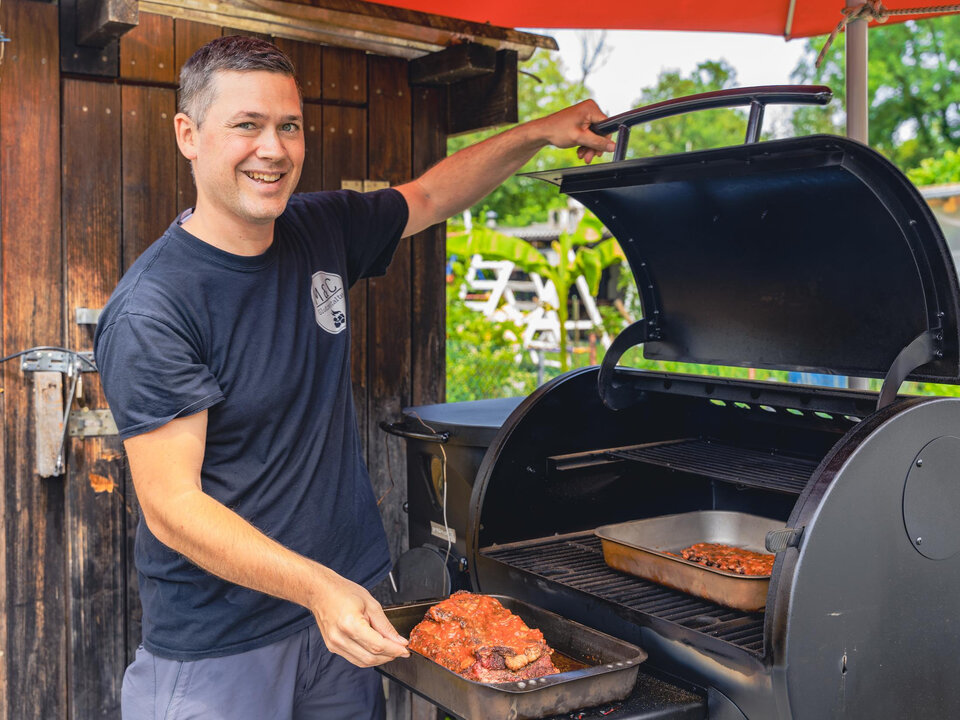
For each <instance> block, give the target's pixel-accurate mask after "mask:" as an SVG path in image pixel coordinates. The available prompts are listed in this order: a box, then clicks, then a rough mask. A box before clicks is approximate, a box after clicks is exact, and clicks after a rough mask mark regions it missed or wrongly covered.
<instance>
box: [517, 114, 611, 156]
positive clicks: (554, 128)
mask: <svg viewBox="0 0 960 720" xmlns="http://www.w3.org/2000/svg"><path fill="white" fill-rule="evenodd" d="M606 119H607V116H606V115H604V113H603V112H602V111H601V110H600V108H599V107H598V106H597V104H596V103H595V102H594V101H593V100H584V101H583V102H580V103H577V104H576V105H571V106H570V107H568V108H565V109H563V110H560V111H558V112H555V113H553V114H552V115H547V116H546V117H543V118H540V119H539V120H534V121H533V122H534V123H541V124H542V125H543V126H544V131H545V132H546V134H547V138H548V142H549V144H551V145H555V146H556V147H558V148H571V147H576V148H577V157H578V158H580V159H581V160H583V161H584V162H586V163H590V162H591V161H592V160H593V159H594V158H598V157H600V156H601V155H603V154H604V153H605V152H613V151H614V149H615V148H616V143H614V142H613V141H612V140H611V139H610V138H608V137H604V136H603V135H597V134H595V133H592V132H590V126H591V125H592V124H593V123H598V122H600V121H602V120H606Z"/></svg>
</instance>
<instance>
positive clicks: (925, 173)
mask: <svg viewBox="0 0 960 720" xmlns="http://www.w3.org/2000/svg"><path fill="white" fill-rule="evenodd" d="M907 177H908V178H910V182H912V183H913V184H914V185H939V184H941V183H960V151H957V150H947V151H946V152H945V153H943V155H941V156H940V157H936V158H924V159H923V160H921V161H920V165H919V166H918V167H915V168H912V169H910V170H907Z"/></svg>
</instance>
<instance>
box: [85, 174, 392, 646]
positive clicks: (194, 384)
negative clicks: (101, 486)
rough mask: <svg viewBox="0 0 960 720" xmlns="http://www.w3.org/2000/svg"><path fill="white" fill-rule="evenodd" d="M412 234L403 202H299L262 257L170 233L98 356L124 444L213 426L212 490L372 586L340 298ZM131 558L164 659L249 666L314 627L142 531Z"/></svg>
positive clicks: (369, 504) (373, 515)
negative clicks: (235, 659)
mask: <svg viewBox="0 0 960 720" xmlns="http://www.w3.org/2000/svg"><path fill="white" fill-rule="evenodd" d="M406 221H407V205H406V201H405V200H404V198H403V196H402V195H401V194H400V193H398V192H397V191H396V190H392V189H391V190H382V191H378V192H373V193H367V194H360V193H354V192H349V191H340V192H330V193H309V194H302V195H294V196H293V197H292V198H291V199H290V201H289V203H288V205H287V208H286V210H285V211H284V213H283V215H281V216H280V217H279V218H278V219H277V221H276V225H275V230H274V241H273V244H272V245H271V246H270V247H269V249H268V250H267V251H266V252H264V253H263V254H262V255H258V256H254V257H246V256H239V255H233V254H231V253H227V252H224V251H222V250H219V249H217V248H215V247H213V246H212V245H209V244H207V243H204V242H202V241H201V240H199V239H198V238H196V237H194V236H193V235H191V234H190V233H189V232H187V231H186V230H184V229H183V228H182V227H180V225H179V224H178V223H176V222H175V223H173V224H172V225H171V226H170V227H169V229H168V230H167V231H166V232H165V233H164V234H163V236H162V237H161V238H160V239H159V240H157V241H156V242H155V243H153V245H151V246H150V247H149V248H148V249H147V250H146V252H144V253H143V255H142V256H141V257H140V258H138V259H137V261H136V262H135V263H134V264H133V266H132V267H131V268H130V270H129V271H128V272H127V273H126V274H125V275H124V277H123V279H122V280H121V281H120V284H119V285H118V286H117V289H116V290H115V291H114V293H113V295H112V296H111V298H110V300H109V302H108V303H107V305H106V307H105V308H104V311H103V314H102V316H101V318H100V322H99V324H98V326H97V333H96V337H95V340H94V348H95V352H96V358H97V364H98V366H99V368H100V374H101V377H102V380H103V387H104V392H105V394H106V397H107V401H108V402H109V404H110V409H111V410H112V411H113V415H114V418H115V419H116V421H117V427H118V428H119V430H120V436H121V437H122V438H124V439H126V438H129V437H133V436H135V435H138V434H141V433H145V432H148V431H150V430H153V429H155V428H158V427H160V426H162V425H163V424H165V423H167V422H169V421H170V420H172V419H174V418H177V417H183V416H186V415H190V414H192V413H196V412H200V411H201V410H207V411H208V422H207V443H206V451H205V454H204V460H203V468H202V471H201V487H202V489H203V491H204V492H206V493H207V494H209V495H211V496H212V497H214V498H216V499H217V500H219V501H220V502H222V503H223V504H224V505H226V506H227V507H228V508H231V509H232V510H234V511H236V512H237V513H239V514H240V515H241V516H243V517H244V518H246V519H247V520H249V521H250V522H251V523H252V524H253V525H254V526H255V527H257V528H259V529H260V530H261V531H263V532H264V533H266V534H267V535H269V536H270V537H272V538H274V539H275V540H277V541H278V542H280V543H282V544H283V545H285V546H286V547H288V548H290V549H292V550H294V551H296V552H298V553H301V554H303V555H305V556H307V557H310V558H313V559H314V560H316V561H318V562H320V563H322V564H324V565H326V566H327V567H329V568H331V569H332V570H334V571H336V572H337V573H339V574H340V575H343V576H344V577H347V578H349V579H351V580H353V581H354V582H357V583H359V584H361V585H365V586H367V587H370V586H371V585H372V584H374V583H376V582H378V581H379V580H381V579H382V578H383V577H384V576H385V575H386V573H387V571H388V570H389V566H390V557H389V552H388V547H387V541H386V535H385V533H384V530H383V523H382V521H381V519H380V514H379V512H378V510H377V506H376V501H375V498H374V495H373V489H372V487H371V484H370V479H369V477H368V475H367V469H366V466H365V464H364V461H363V458H362V447H361V444H360V438H359V433H358V432H357V425H356V416H355V412H354V406H353V395H352V386H351V382H350V331H349V325H350V323H349V305H348V299H349V298H348V292H347V290H348V288H349V286H350V285H351V284H352V283H353V282H355V281H356V280H357V279H359V278H362V277H365V276H369V275H378V274H383V273H384V272H385V271H386V268H387V265H388V264H389V262H390V258H391V257H392V256H393V252H394V250H395V249H396V246H397V243H398V241H399V239H400V234H401V232H402V230H403V228H404V226H405V225H406ZM135 557H136V566H137V572H138V577H139V585H140V598H141V602H142V604H143V644H144V646H145V647H146V648H147V649H148V650H150V651H151V652H153V653H154V654H156V655H159V656H162V657H168V658H174V659H179V660H193V659H198V658H202V657H215V656H218V655H228V654H232V653H238V652H244V651H246V650H250V649H253V648H255V647H259V646H262V645H266V644H268V643H271V642H274V641H276V640H279V639H281V638H282V637H284V636H286V635H288V634H290V633H293V632H296V631H298V630H300V629H302V628H303V627H306V626H307V625H308V624H309V623H312V622H314V619H313V616H312V615H311V614H310V612H309V611H308V610H306V609H305V608H303V607H300V606H299V605H295V604H293V603H290V602H287V601H285V600H280V599H278V598H275V597H271V596H269V595H266V594H263V593H260V592H256V591H253V590H249V589H247V588H243V587H240V586H238V585H235V584H233V583H230V582H227V581H225V580H221V579H220V578H218V577H215V576H214V575H211V574H210V573H207V572H206V571H204V570H201V569H200V568H199V567H197V566H196V565H194V564H193V563H191V562H190V561H189V560H187V559H186V558H184V557H183V556H182V555H180V554H178V553H176V552H174V551H173V550H171V549H170V548H168V547H167V546H166V545H164V544H162V543H161V542H160V541H158V540H157V539H156V538H155V537H154V536H153V534H152V533H151V532H150V530H149V528H147V526H146V523H144V522H143V520H142V519H141V521H140V524H139V526H138V527H137V540H136V548H135Z"/></svg>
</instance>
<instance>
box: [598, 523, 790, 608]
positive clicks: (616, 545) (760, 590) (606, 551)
mask: <svg viewBox="0 0 960 720" xmlns="http://www.w3.org/2000/svg"><path fill="white" fill-rule="evenodd" d="M783 527H784V523H783V522H781V521H779V520H771V519H770V518H764V517H758V516H757V515H748V514H746V513H738V512H727V511H723V510H702V511H700V512H691V513H682V514H679V515H661V516H658V517H654V518H648V519H646V520H635V521H632V522H625V523H619V524H617V525H605V526H603V527H599V528H597V529H596V530H595V531H594V532H595V533H596V535H597V536H598V537H599V538H600V542H601V544H602V545H603V559H604V561H606V563H607V565H609V566H610V567H612V568H616V569H617V570H622V571H623V572H626V573H630V574H631V575H637V576H639V577H642V578H645V579H646V580H652V581H653V582H655V583H659V584H661V585H666V586H667V587H672V588H675V589H677V590H682V591H683V592H685V593H689V594H691V595H696V596H697V597H702V598H704V599H706V600H712V601H713V602H716V603H719V604H721V605H726V606H727V607H731V608H736V609H737V610H744V611H747V612H753V611H756V610H762V609H763V608H764V607H765V606H766V604H767V591H768V590H769V588H770V576H769V575H738V574H736V573H732V572H727V571H726V570H718V569H716V568H711V567H706V566H705V565H701V564H699V563H695V562H691V561H690V560H684V559H683V558H681V557H676V556H674V555H667V553H676V554H679V552H680V551H681V550H682V549H684V548H687V547H690V546H691V545H693V544H694V543H699V542H709V543H723V544H724V545H735V546H736V547H741V548H745V549H747V550H754V551H756V552H767V550H766V548H765V545H764V541H765V540H766V536H767V532H769V531H770V530H779V529H782V528H783Z"/></svg>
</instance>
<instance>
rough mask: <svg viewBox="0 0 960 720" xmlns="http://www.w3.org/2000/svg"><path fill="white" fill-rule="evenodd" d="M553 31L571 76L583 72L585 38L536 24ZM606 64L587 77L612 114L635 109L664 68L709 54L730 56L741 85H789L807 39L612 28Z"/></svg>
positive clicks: (691, 63)
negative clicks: (633, 105) (642, 91)
mask: <svg viewBox="0 0 960 720" xmlns="http://www.w3.org/2000/svg"><path fill="white" fill-rule="evenodd" d="M534 32H539V33H541V34H543V35H551V36H552V37H554V38H556V40H557V43H558V44H559V45H560V56H561V58H562V60H563V63H564V66H565V67H566V72H567V76H568V77H569V78H571V79H579V77H580V40H579V38H578V37H577V34H576V31H575V30H535V31H534ZM607 38H608V39H607V42H608V44H609V45H611V46H612V48H613V51H612V52H611V53H610V55H609V57H608V59H607V62H606V64H605V65H604V66H603V67H602V68H600V69H599V70H597V71H595V72H594V74H592V75H591V76H590V77H589V78H588V79H587V86H588V87H589V88H590V89H591V90H592V91H593V97H594V99H595V100H596V101H597V102H598V103H599V105H600V107H601V108H602V109H603V111H604V112H606V113H607V114H608V115H613V114H615V113H619V112H623V111H625V110H629V109H630V103H631V102H632V101H633V100H635V99H636V98H637V97H638V96H639V95H640V91H641V90H642V89H643V88H646V87H650V86H652V85H654V84H655V83H656V80H657V75H658V74H659V73H660V71H661V70H664V69H670V70H680V71H681V72H682V73H684V74H689V73H690V72H691V71H692V70H693V69H694V68H695V67H696V65H697V63H699V62H702V61H704V60H719V59H721V58H723V59H725V60H727V62H728V63H730V64H731V65H732V66H733V67H735V68H736V70H737V85H738V86H741V87H744V86H749V85H787V84H790V82H791V81H790V73H791V72H792V71H793V69H794V67H796V64H797V61H798V60H799V58H800V55H801V54H802V51H803V47H804V42H805V41H803V40H792V41H790V42H787V41H785V40H784V39H783V38H780V37H775V36H772V35H746V34H741V33H694V32H667V31H662V32H650V31H639V30H611V31H609V33H608V35H607Z"/></svg>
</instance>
